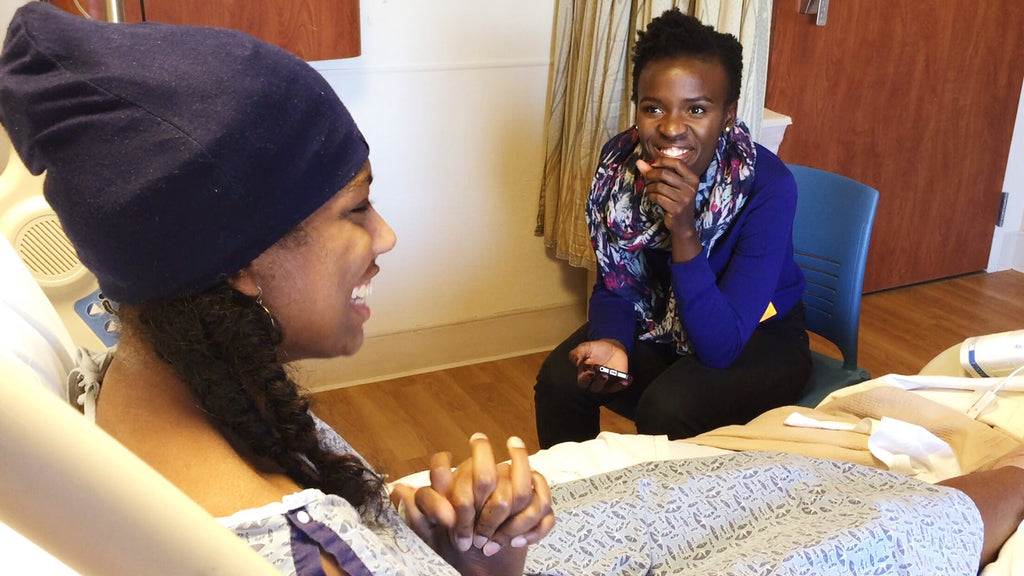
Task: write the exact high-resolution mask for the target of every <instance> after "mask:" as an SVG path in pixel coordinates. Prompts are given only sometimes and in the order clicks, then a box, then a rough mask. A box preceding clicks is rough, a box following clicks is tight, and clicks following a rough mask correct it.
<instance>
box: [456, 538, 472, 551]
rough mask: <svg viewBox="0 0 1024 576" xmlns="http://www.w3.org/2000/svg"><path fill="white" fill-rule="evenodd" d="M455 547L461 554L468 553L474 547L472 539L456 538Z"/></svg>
mask: <svg viewBox="0 0 1024 576" xmlns="http://www.w3.org/2000/svg"><path fill="white" fill-rule="evenodd" d="M455 547H456V548H458V549H459V552H468V551H469V549H470V548H472V547H473V539H472V538H456V539H455Z"/></svg>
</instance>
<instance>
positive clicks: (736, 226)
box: [589, 144, 806, 368]
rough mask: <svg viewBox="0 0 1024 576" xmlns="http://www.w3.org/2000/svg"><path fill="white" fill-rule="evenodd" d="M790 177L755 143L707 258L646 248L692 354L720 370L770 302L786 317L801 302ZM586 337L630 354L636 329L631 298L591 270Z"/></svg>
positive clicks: (793, 187)
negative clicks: (746, 192) (734, 202)
mask: <svg viewBox="0 0 1024 576" xmlns="http://www.w3.org/2000/svg"><path fill="white" fill-rule="evenodd" d="M796 196H797V191H796V181H795V180H794V179H793V175H792V174H791V173H790V171H789V169H788V168H786V165H785V164H783V162H782V161H781V160H779V158H778V157H777V156H776V155H775V154H772V153H771V152H770V151H769V150H768V149H766V148H764V147H763V146H761V145H760V144H758V145H757V162H756V164H755V165H754V184H753V189H752V190H751V193H750V196H749V197H748V198H747V202H746V204H745V205H744V206H743V209H742V210H741V211H740V213H739V214H738V215H737V216H736V218H735V219H734V221H733V223H732V225H731V226H730V228H729V230H727V231H726V232H725V234H723V235H722V236H721V237H720V238H719V239H718V241H717V242H716V245H715V247H714V250H713V251H712V253H711V255H710V256H709V255H708V254H707V252H706V251H705V252H701V254H700V255H698V256H697V257H696V258H694V259H693V260H690V261H689V262H683V263H680V264H673V263H672V262H671V254H670V252H669V251H666V250H654V249H645V254H646V256H647V259H648V260H647V262H648V264H649V265H650V268H651V272H652V275H653V276H654V277H655V278H659V279H661V281H671V283H672V288H673V291H674V292H675V297H676V302H677V304H678V310H679V314H680V315H681V322H682V326H683V329H684V330H685V331H686V334H687V336H688V337H689V338H690V342H691V344H692V351H693V353H694V354H696V356H697V359H698V360H700V362H701V363H702V364H704V365H706V366H710V367H713V368H726V367H728V366H729V365H730V364H732V362H733V361H734V360H735V359H736V357H737V356H738V355H739V353H740V351H741V350H743V347H744V346H745V345H746V343H747V340H748V339H749V338H750V335H751V334H752V333H753V332H754V329H755V328H757V325H758V324H759V322H760V321H761V317H762V316H763V315H764V314H765V311H766V310H767V309H768V305H769V303H771V304H772V306H774V308H775V310H776V313H777V314H776V315H775V316H774V317H772V318H769V319H766V320H765V321H766V322H771V321H772V320H775V319H778V318H780V317H782V316H785V315H786V313H788V312H789V311H790V310H791V309H792V308H793V306H794V305H795V304H796V303H797V302H798V301H799V300H800V298H801V296H802V295H803V292H804V286H805V284H806V281H805V280H804V275H803V273H802V272H801V271H800V268H799V266H797V264H796V262H795V261H794V260H793V216H794V214H795V213H796ZM589 319H590V339H591V340H597V339H600V338H614V339H615V340H618V341H619V342H622V344H623V345H625V346H626V349H627V351H629V352H632V349H633V344H634V341H635V339H636V335H637V334H636V332H637V315H636V311H635V309H634V306H633V303H632V302H631V301H628V300H626V299H625V298H623V297H622V296H619V295H617V294H614V293H613V292H611V291H609V290H608V289H607V288H605V286H604V280H603V278H602V277H601V274H600V273H598V279H597V284H596V285H595V286H594V292H593V294H592V295H591V296H590V313H589Z"/></svg>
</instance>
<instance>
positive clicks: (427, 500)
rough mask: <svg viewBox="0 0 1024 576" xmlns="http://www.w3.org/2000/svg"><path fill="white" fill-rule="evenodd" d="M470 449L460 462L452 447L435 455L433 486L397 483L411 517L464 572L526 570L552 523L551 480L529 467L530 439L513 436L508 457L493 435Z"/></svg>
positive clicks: (395, 496)
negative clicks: (496, 449)
mask: <svg viewBox="0 0 1024 576" xmlns="http://www.w3.org/2000/svg"><path fill="white" fill-rule="evenodd" d="M469 443H470V449H471V454H472V455H471V456H470V457H469V458H467V459H466V460H465V461H464V462H462V463H461V464H459V465H458V466H457V467H455V468H454V469H453V468H452V466H451V454H450V453H447V452H439V453H437V454H435V455H434V456H433V457H432V458H431V462H430V486H425V487H422V488H419V489H413V488H411V487H409V486H404V485H395V486H394V488H393V491H392V496H391V499H392V502H394V503H395V504H396V506H398V509H399V511H400V513H401V514H402V517H403V518H404V519H405V522H406V523H407V524H408V525H409V526H410V527H411V528H412V529H413V530H414V531H415V532H416V533H417V534H418V535H419V536H420V538H422V539H423V540H424V541H425V542H427V543H428V544H429V545H430V546H431V547H432V548H433V549H434V550H435V551H437V552H438V554H440V555H441V556H442V557H443V558H444V559H445V560H447V561H448V562H449V563H450V564H451V565H452V566H454V567H455V568H456V569H457V570H459V572H460V573H461V574H467V575H468V574H522V570H523V565H524V563H525V561H526V550H527V546H529V545H530V544H535V543H536V542H539V541H540V540H541V538H543V537H544V536H546V535H547V533H548V532H550V531H551V528H552V527H553V526H554V523H555V516H554V513H553V512H552V510H551V492H550V490H549V489H548V484H547V481H546V480H545V479H544V477H543V476H542V475H540V474H538V473H537V472H534V471H533V470H531V469H530V463H529V459H528V454H527V451H526V446H525V444H523V441H522V440H520V439H519V438H516V437H511V438H509V439H508V442H507V446H508V453H509V461H508V462H503V463H501V464H495V462H494V453H493V451H492V450H491V444H490V441H489V440H488V439H487V437H486V436H484V435H483V434H474V435H473V436H472V437H471V438H470V441H469Z"/></svg>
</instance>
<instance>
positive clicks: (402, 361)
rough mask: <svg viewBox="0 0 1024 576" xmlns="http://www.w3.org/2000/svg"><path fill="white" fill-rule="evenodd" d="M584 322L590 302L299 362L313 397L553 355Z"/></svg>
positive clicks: (395, 336) (401, 336)
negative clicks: (518, 358)
mask: <svg viewBox="0 0 1024 576" xmlns="http://www.w3.org/2000/svg"><path fill="white" fill-rule="evenodd" d="M584 322H586V302H585V301H584V300H580V301H579V302H576V303H572V304H568V305H564V306H557V307H551V308H544V309H532V310H523V311H520V312H515V313H511V314H504V315H501V316H496V317H490V318H483V319H479V320H472V321H468V322H460V323H457V324H449V325H444V326H434V327H430V328H424V329H421V330H411V331H408V332H396V333H392V334H381V335H377V336H371V337H368V338H367V339H366V341H365V342H364V343H363V347H362V349H361V350H360V351H359V353H358V354H356V355H355V356H352V357H347V358H346V357H342V358H333V359H331V360H311V361H306V362H300V363H299V365H298V368H299V372H298V374H296V378H297V380H298V382H300V383H301V384H302V385H303V386H305V387H306V388H307V389H309V390H311V391H313V392H323V391H325V390H331V389H334V388H343V387H346V386H355V385H358V384H365V383H368V382H377V381H380V380H389V379H392V378H399V377H401V376H408V375H411V374H421V373H424V372H432V371H435V370H443V369H446V368H452V367H455V366H465V365H468V364H476V363H479V362H488V361H491V360H497V359H500V358H510V357H513V356H520V355H523V354H531V353H533V352H540V351H544V350H551V349H552V348H554V347H555V346H557V345H558V344H560V343H561V342H562V340H564V339H565V338H566V337H568V336H569V335H570V334H572V333H573V331H575V330H576V329H577V328H579V327H580V326H581V325H582V324H583V323H584Z"/></svg>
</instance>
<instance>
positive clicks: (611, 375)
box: [597, 365, 632, 386]
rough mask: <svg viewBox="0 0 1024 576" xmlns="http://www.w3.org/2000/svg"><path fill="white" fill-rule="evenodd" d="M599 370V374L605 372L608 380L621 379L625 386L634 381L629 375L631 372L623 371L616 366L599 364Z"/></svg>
mask: <svg viewBox="0 0 1024 576" xmlns="http://www.w3.org/2000/svg"><path fill="white" fill-rule="evenodd" d="M597 371H598V373H599V374H604V375H605V376H607V377H608V380H621V381H622V385H623V386H625V385H627V384H629V383H630V382H631V381H632V378H631V377H630V376H629V374H627V373H625V372H622V371H620V370H616V369H614V368H609V367H607V366H602V365H598V367H597Z"/></svg>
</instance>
